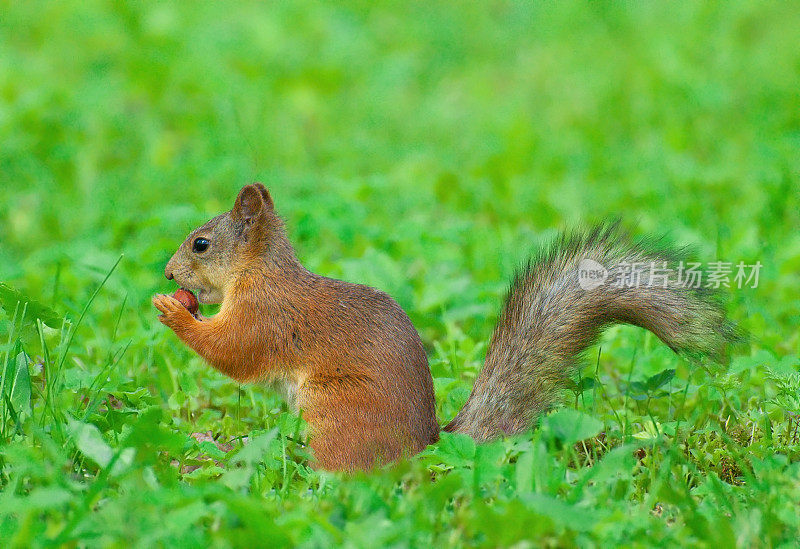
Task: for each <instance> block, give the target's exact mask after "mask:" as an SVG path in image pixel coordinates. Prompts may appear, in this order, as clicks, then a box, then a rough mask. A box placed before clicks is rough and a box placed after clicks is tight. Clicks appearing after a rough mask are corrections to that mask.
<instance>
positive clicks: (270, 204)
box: [253, 183, 275, 210]
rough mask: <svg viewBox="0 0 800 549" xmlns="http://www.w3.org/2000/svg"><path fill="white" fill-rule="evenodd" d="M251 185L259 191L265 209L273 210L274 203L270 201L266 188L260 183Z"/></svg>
mask: <svg viewBox="0 0 800 549" xmlns="http://www.w3.org/2000/svg"><path fill="white" fill-rule="evenodd" d="M253 187H255V188H256V189H258V192H260V193H261V198H263V199H264V206H266V208H267V210H274V209H275V203H274V202H272V197H271V196H270V195H269V191H268V190H267V188H266V187H265V186H264V185H262V184H261V183H253Z"/></svg>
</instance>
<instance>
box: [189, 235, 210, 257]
mask: <svg viewBox="0 0 800 549" xmlns="http://www.w3.org/2000/svg"><path fill="white" fill-rule="evenodd" d="M207 249H208V239H206V238H195V239H194V242H192V251H193V252H194V253H196V254H201V253H203V252H204V251H206V250H207Z"/></svg>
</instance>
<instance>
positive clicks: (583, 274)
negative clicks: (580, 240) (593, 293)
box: [578, 259, 608, 290]
mask: <svg viewBox="0 0 800 549" xmlns="http://www.w3.org/2000/svg"><path fill="white" fill-rule="evenodd" d="M606 278H608V270H606V268H605V267H603V265H602V264H600V263H598V262H597V261H594V260H593V259H581V262H580V263H578V286H580V287H581V288H583V289H584V290H594V289H595V288H597V287H598V286H602V285H603V283H605V281H606Z"/></svg>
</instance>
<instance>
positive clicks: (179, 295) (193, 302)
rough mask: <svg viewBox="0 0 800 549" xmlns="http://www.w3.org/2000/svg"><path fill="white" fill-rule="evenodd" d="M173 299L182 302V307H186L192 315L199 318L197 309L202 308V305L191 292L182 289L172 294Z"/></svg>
mask: <svg viewBox="0 0 800 549" xmlns="http://www.w3.org/2000/svg"><path fill="white" fill-rule="evenodd" d="M172 297H174V298H175V299H177V300H178V301H180V302H181V305H183V306H184V307H186V309H187V310H188V311H189V312H190V313H192V314H193V315H195V316H197V309H198V308H199V307H200V304H199V303H198V302H197V298H196V297H195V296H194V294H193V293H192V292H191V291H190V290H186V289H184V288H180V289H179V290H178V291H177V292H175V293H174V294H172Z"/></svg>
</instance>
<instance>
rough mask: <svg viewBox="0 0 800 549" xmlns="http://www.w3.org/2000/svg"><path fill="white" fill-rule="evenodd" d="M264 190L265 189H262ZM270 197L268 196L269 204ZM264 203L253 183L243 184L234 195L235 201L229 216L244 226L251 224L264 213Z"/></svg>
mask: <svg viewBox="0 0 800 549" xmlns="http://www.w3.org/2000/svg"><path fill="white" fill-rule="evenodd" d="M264 190H266V189H264ZM271 205H272V199H271V198H270V206H271ZM265 208H266V204H264V198H263V195H262V194H261V191H260V190H259V189H258V187H256V186H255V185H245V186H244V187H242V190H241V191H239V196H237V197H236V203H235V204H234V205H233V209H232V210H231V216H233V219H234V220H235V221H238V222H240V223H243V224H244V225H245V226H247V225H252V224H253V223H254V222H256V221H257V220H258V219H259V218H260V217H261V215H262V214H263V213H264V210H265Z"/></svg>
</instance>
